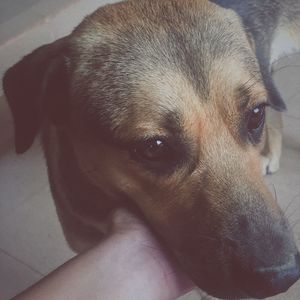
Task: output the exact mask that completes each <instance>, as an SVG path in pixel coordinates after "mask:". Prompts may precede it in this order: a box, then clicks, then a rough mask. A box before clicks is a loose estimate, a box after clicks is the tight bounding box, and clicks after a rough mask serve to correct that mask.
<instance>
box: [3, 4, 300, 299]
mask: <svg viewBox="0 0 300 300" xmlns="http://www.w3.org/2000/svg"><path fill="white" fill-rule="evenodd" d="M299 32H300V3H299V1H297V0H286V1H279V0H274V1H271V0H264V1H255V0H254V1H250V0H249V1H235V0H228V1H206V0H198V1H197V0H151V1H147V0H132V1H127V2H123V3H118V4H114V5H108V6H105V7H103V8H100V9H99V10H97V11H96V12H95V13H94V14H92V15H91V16H89V17H87V18H86V19H85V20H84V21H83V22H82V23H81V24H80V25H79V26H78V27H77V28H76V29H75V30H74V32H73V33H72V34H71V35H70V36H67V37H65V38H63V39H61V40H58V41H56V42H54V43H52V44H50V45H46V46H43V47H41V48H39V49H37V50H35V51H34V52H33V53H32V54H30V55H28V56H26V57H25V58H24V59H23V60H22V61H21V62H19V63H18V64H16V65H15V66H14V67H12V68H11V69H9V70H8V71H7V73H6V75H5V78H4V89H5V93H6V96H7V99H8V102H9V104H10V107H11V110H12V112H13V116H14V120H15V134H16V151H17V152H18V153H22V152H24V151H26V150H27V149H28V148H29V147H30V146H31V144H32V142H33V140H34V138H35V135H36V134H37V133H38V131H39V130H40V129H42V135H43V143H44V149H45V153H46V158H47V164H48V170H49V177H50V183H51V188H52V192H53V196H54V199H55V202H56V206H57V212H58V215H59V217H60V220H61V223H62V226H63V229H64V232H65V236H66V238H67V240H68V242H69V243H70V245H71V247H73V249H75V250H77V251H82V250H84V249H86V248H88V247H91V246H92V245H93V244H95V243H97V242H98V241H99V240H100V239H101V237H102V234H103V233H105V230H106V226H105V225H106V220H107V219H108V216H110V214H111V213H112V212H113V211H114V210H115V209H116V208H118V207H122V206H123V207H127V208H128V209H130V210H132V211H133V212H135V213H137V214H139V215H140V217H142V218H144V219H145V221H146V222H147V223H148V224H149V226H150V227H151V228H152V229H153V231H154V232H155V233H156V235H157V237H158V238H159V239H161V242H162V243H163V244H164V245H165V246H166V248H167V249H168V250H170V253H171V255H174V257H175V258H176V259H177V260H178V262H179V263H180V264H181V266H182V268H183V269H184V270H185V271H186V272H187V273H188V274H189V276H190V277H191V278H192V279H193V280H194V282H195V283H196V284H197V285H199V287H201V288H202V289H204V290H206V291H207V292H208V293H210V294H212V295H214V296H216V297H220V298H237V297H256V298H263V297H267V296H271V295H275V294H277V293H280V292H283V291H285V290H286V289H287V288H289V287H290V286H291V285H292V284H293V283H294V282H295V281H296V280H297V279H298V278H299V276H300V256H299V254H298V250H297V248H296V246H295V243H294V240H293V236H292V233H291V230H290V228H289V225H288V223H287V221H286V219H285V217H284V216H283V213H282V212H281V210H280V209H279V207H278V205H277V203H276V201H275V199H274V198H273V196H272V195H271V193H270V192H269V191H268V189H267V188H266V186H265V184H264V181H263V178H262V174H261V158H260V153H261V152H262V151H263V149H264V155H265V158H264V159H263V160H264V163H265V165H264V169H265V170H266V169H269V171H271V172H272V171H276V169H277V168H278V160H279V156H280V147H281V145H280V134H278V132H276V130H275V131H274V130H273V129H272V128H268V129H269V131H268V132H266V126H265V125H264V124H265V107H266V106H271V107H272V108H274V109H275V110H279V111H280V110H283V109H284V108H285V105H284V103H283V101H282V99H281V97H280V95H279V93H278V92H277V90H276V88H275V86H274V84H273V81H272V78H271V75H270V73H271V68H270V63H271V62H272V61H274V60H275V59H276V58H277V57H279V56H280V55H281V54H282V53H283V52H284V51H290V50H294V49H296V48H297V47H298V46H300V33H299ZM286 41H289V43H287V42H286ZM282 42H285V43H284V45H283V43H282ZM283 46H287V47H283ZM278 49H279V50H278ZM274 132H275V134H274ZM266 136H268V138H269V139H268V143H267V145H266V147H265V145H264V140H265V138H266ZM276 136H277V137H276Z"/></svg>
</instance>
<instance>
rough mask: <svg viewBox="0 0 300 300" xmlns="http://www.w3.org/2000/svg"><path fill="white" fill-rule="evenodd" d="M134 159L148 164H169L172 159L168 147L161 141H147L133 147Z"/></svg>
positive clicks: (172, 155)
mask: <svg viewBox="0 0 300 300" xmlns="http://www.w3.org/2000/svg"><path fill="white" fill-rule="evenodd" d="M134 154H135V157H136V158H138V159H141V160H144V161H148V162H164V163H166V162H169V161H171V160H172V159H173V158H174V154H173V153H172V150H171V147H170V145H168V143H167V142H166V141H164V140H163V139H155V138H154V139H148V140H146V141H142V142H138V143H136V145H135V146H134Z"/></svg>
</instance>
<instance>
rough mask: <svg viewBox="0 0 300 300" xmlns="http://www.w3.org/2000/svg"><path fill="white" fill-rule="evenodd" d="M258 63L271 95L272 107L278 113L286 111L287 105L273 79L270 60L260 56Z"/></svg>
mask: <svg viewBox="0 0 300 300" xmlns="http://www.w3.org/2000/svg"><path fill="white" fill-rule="evenodd" d="M258 61H259V64H260V68H261V73H262V78H263V81H264V84H265V87H266V89H267V92H268V95H269V103H270V105H271V107H272V108H273V109H275V110H277V111H285V110H286V105H285V103H284V101H283V98H282V96H281V95H280V92H279V91H278V89H277V88H276V86H275V84H274V80H273V78H272V74H271V70H270V69H271V68H270V63H269V59H265V58H264V57H261V56H259V55H258Z"/></svg>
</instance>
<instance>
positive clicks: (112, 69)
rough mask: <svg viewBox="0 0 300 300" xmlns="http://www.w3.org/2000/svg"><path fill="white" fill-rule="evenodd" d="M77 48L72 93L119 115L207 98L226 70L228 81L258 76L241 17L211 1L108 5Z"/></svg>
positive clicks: (74, 41) (79, 36)
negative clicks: (173, 100) (176, 102)
mask: <svg viewBox="0 0 300 300" xmlns="http://www.w3.org/2000/svg"><path fill="white" fill-rule="evenodd" d="M71 45H72V49H71V50H72V53H73V58H74V59H73V61H72V67H73V89H74V91H75V92H76V91H78V90H79V91H80V94H81V95H82V94H84V95H85V96H86V97H89V98H91V99H92V101H91V102H92V103H94V104H95V105H99V103H100V102H101V105H102V107H101V109H102V110H103V113H105V108H107V109H108V110H109V111H110V113H111V111H113V112H114V114H116V115H117V114H121V113H122V112H125V111H126V112H127V113H128V112H129V111H130V112H132V110H134V109H136V108H138V107H139V108H140V109H144V108H145V109H146V110H147V108H148V107H149V106H151V104H152V103H155V101H154V100H157V101H160V102H163V103H165V104H167V103H168V101H167V100H168V99H171V98H172V97H177V98H178V99H179V98H180V99H185V98H188V97H189V98H193V99H194V98H197V97H198V98H199V96H201V97H200V98H201V99H202V100H203V99H208V98H209V93H211V90H212V89H216V88H218V85H220V84H222V81H221V82H220V80H219V79H220V78H221V76H216V75H218V74H219V75H220V74H221V73H223V75H224V76H223V79H224V78H226V77H227V78H228V79H230V80H234V79H235V78H238V79H239V80H242V79H243V76H242V75H243V71H245V70H247V76H248V77H247V76H245V80H246V79H247V78H249V76H252V77H255V76H257V74H258V73H259V71H258V68H257V64H256V61H255V59H254V55H253V52H252V50H251V48H250V44H249V42H248V40H247V37H246V34H245V32H244V30H243V27H242V25H241V22H240V20H239V19H238V17H237V16H236V15H235V14H234V13H233V12H232V11H229V10H226V9H223V8H221V7H218V6H217V5H215V4H212V3H210V2H209V1H194V0H190V1H179V0H177V1H176V0H173V1H171V0H164V1H156V0H155V1H128V2H123V3H119V4H117V5H111V6H107V7H104V8H101V9H100V10H99V11H97V12H96V13H94V14H93V15H92V16H90V17H88V18H87V19H86V20H85V21H84V22H83V23H82V24H81V25H80V26H79V27H78V28H77V29H76V30H75V31H74V33H73V36H72V38H71ZM237 74H238V75H237ZM215 81H218V82H216V84H215ZM241 84H242V82H241ZM151 89H152V91H151ZM183 89H184V90H185V92H184V91H183ZM82 90H84V91H83V92H82ZM99 99H101V101H100V102H99ZM137 99H138V101H137ZM169 103H170V102H169ZM155 104H157V103H155ZM132 105H133V106H134V107H132ZM172 105H174V103H172V104H171V106H172ZM160 106H161V107H162V108H164V105H160ZM118 119H119V120H120V115H118Z"/></svg>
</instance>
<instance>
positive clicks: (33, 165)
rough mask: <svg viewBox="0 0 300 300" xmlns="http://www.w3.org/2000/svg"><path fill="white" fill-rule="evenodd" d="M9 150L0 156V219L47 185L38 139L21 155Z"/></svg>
mask: <svg viewBox="0 0 300 300" xmlns="http://www.w3.org/2000/svg"><path fill="white" fill-rule="evenodd" d="M11 146H12V147H13V145H11ZM9 150H10V151H7V152H5V153H2V154H1V156H0V219H3V218H4V217H5V216H7V215H9V214H10V213H12V212H13V210H14V209H15V208H16V207H18V206H19V205H20V204H21V203H23V202H24V201H26V200H28V199H31V197H32V196H33V195H34V194H36V193H38V192H40V191H41V190H42V189H43V188H45V187H46V186H48V185H49V184H48V178H47V172H46V166H45V160H44V157H43V153H42V150H41V146H40V142H39V141H36V143H35V144H34V145H33V147H32V148H31V149H30V150H28V152H26V153H25V154H22V155H16V154H15V153H14V150H13V149H12V148H10V149H9Z"/></svg>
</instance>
